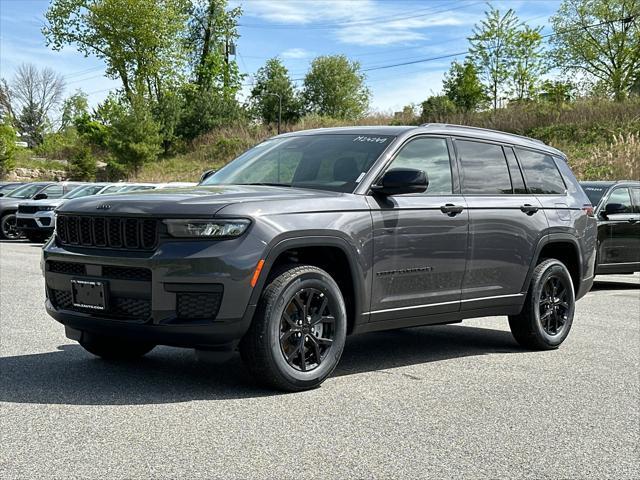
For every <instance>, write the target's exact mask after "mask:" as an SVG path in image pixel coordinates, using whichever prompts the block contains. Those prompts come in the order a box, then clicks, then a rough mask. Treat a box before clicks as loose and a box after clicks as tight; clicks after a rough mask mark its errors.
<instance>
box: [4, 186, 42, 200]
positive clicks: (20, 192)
mask: <svg viewBox="0 0 640 480" xmlns="http://www.w3.org/2000/svg"><path fill="white" fill-rule="evenodd" d="M42 186H43V185H42V184H29V185H24V186H22V187H20V188H16V189H15V190H14V191H13V192H11V193H9V194H8V195H7V198H31V197H33V196H34V195H35V194H36V193H38V192H39V191H40V190H42Z"/></svg>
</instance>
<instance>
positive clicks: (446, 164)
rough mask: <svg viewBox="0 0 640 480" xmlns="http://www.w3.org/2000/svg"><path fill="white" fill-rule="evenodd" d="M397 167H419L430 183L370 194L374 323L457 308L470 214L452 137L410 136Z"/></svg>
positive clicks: (372, 312)
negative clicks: (422, 188) (411, 190)
mask: <svg viewBox="0 0 640 480" xmlns="http://www.w3.org/2000/svg"><path fill="white" fill-rule="evenodd" d="M399 167H404V168H415V169H419V170H423V171H424V172H425V173H426V174H427V177H428V180H429V186H428V188H427V190H426V192H424V193H422V194H406V195H394V196H388V197H381V196H370V197H368V201H369V204H370V206H371V210H372V216H373V235H374V278H373V292H372V302H371V321H372V322H375V321H381V320H392V319H394V318H402V317H419V316H423V315H428V314H433V313H445V312H455V311H458V310H459V308H460V288H461V285H462V278H463V275H464V269H465V255H466V248H467V228H468V226H467V221H468V212H467V209H466V205H465V202H464V198H463V197H462V196H461V195H460V194H459V193H458V185H457V175H454V174H452V172H453V171H454V169H452V163H451V160H450V141H448V140H447V139H446V138H442V137H432V136H421V137H417V138H413V139H411V140H409V141H408V142H407V143H406V144H405V145H404V146H403V147H402V149H401V150H400V151H399V152H398V154H397V155H396V157H395V159H394V160H393V161H392V162H391V164H390V165H389V166H388V168H387V169H389V168H399ZM454 180H455V181H454ZM456 207H458V208H456ZM460 207H461V208H460ZM443 210H444V211H443Z"/></svg>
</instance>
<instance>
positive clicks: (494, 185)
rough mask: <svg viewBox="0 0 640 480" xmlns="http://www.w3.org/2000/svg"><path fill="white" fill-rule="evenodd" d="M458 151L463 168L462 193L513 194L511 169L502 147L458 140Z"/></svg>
mask: <svg viewBox="0 0 640 480" xmlns="http://www.w3.org/2000/svg"><path fill="white" fill-rule="evenodd" d="M456 149H457V150H458V157H459V158H460V165H461V167H462V193H465V194H471V195H473V194H482V195H501V194H509V193H513V188H512V187H511V177H510V175H509V168H508V167H507V161H506V159H505V156H504V152H503V151H502V147H501V146H500V145H492V144H489V143H481V142H470V141H467V140H456Z"/></svg>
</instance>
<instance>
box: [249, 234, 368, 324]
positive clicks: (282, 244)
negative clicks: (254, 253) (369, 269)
mask: <svg viewBox="0 0 640 480" xmlns="http://www.w3.org/2000/svg"><path fill="white" fill-rule="evenodd" d="M359 255H361V254H360V253H358V251H357V250H356V248H355V247H354V246H353V245H352V244H351V243H350V242H348V241H347V240H345V239H344V238H341V237H340V236H337V235H314V236H303V237H294V238H287V239H284V240H280V241H278V242H277V243H276V244H275V245H274V246H273V247H272V248H270V249H269V250H268V253H267V254H266V255H265V258H264V264H263V267H262V270H261V272H260V276H259V279H258V281H257V283H256V285H255V287H254V291H253V293H252V294H251V298H250V301H249V304H250V305H252V306H253V305H257V304H258V301H259V300H260V296H261V295H262V291H263V289H264V288H265V286H266V285H267V282H268V280H269V277H270V275H271V274H272V273H273V272H274V270H277V269H278V267H279V266H280V265H283V264H287V263H300V264H305V265H313V266H316V267H319V268H322V269H323V270H326V271H327V273H329V274H330V275H331V276H332V277H333V278H334V280H336V283H337V284H338V286H339V287H340V290H341V291H342V294H343V297H344V299H345V304H346V307H347V318H348V325H347V333H351V332H352V331H353V329H354V327H355V326H356V325H357V324H360V323H364V322H366V321H367V319H366V318H363V316H362V313H361V312H362V311H363V308H362V306H363V303H364V302H365V301H366V294H365V292H366V290H365V285H364V283H365V282H364V274H363V268H362V266H361V265H360V264H359V263H358V261H357V259H358V258H359Z"/></svg>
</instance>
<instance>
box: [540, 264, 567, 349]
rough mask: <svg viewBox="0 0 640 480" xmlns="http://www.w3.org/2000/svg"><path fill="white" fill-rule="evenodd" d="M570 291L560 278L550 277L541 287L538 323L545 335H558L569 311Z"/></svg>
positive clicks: (565, 322)
mask: <svg viewBox="0 0 640 480" xmlns="http://www.w3.org/2000/svg"><path fill="white" fill-rule="evenodd" d="M570 293H571V290H570V287H569V285H568V284H567V282H566V280H565V279H564V278H562V277H559V276H556V275H551V276H550V277H548V278H547V280H546V281H545V282H544V284H543V285H542V291H541V293H540V301H539V303H538V310H539V313H540V323H541V325H542V329H543V330H544V331H545V333H546V334H547V335H550V336H552V337H555V336H557V335H560V334H561V333H562V332H563V331H564V329H565V326H566V325H567V321H568V318H569V314H570V311H571V303H570V302H571V296H570Z"/></svg>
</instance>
